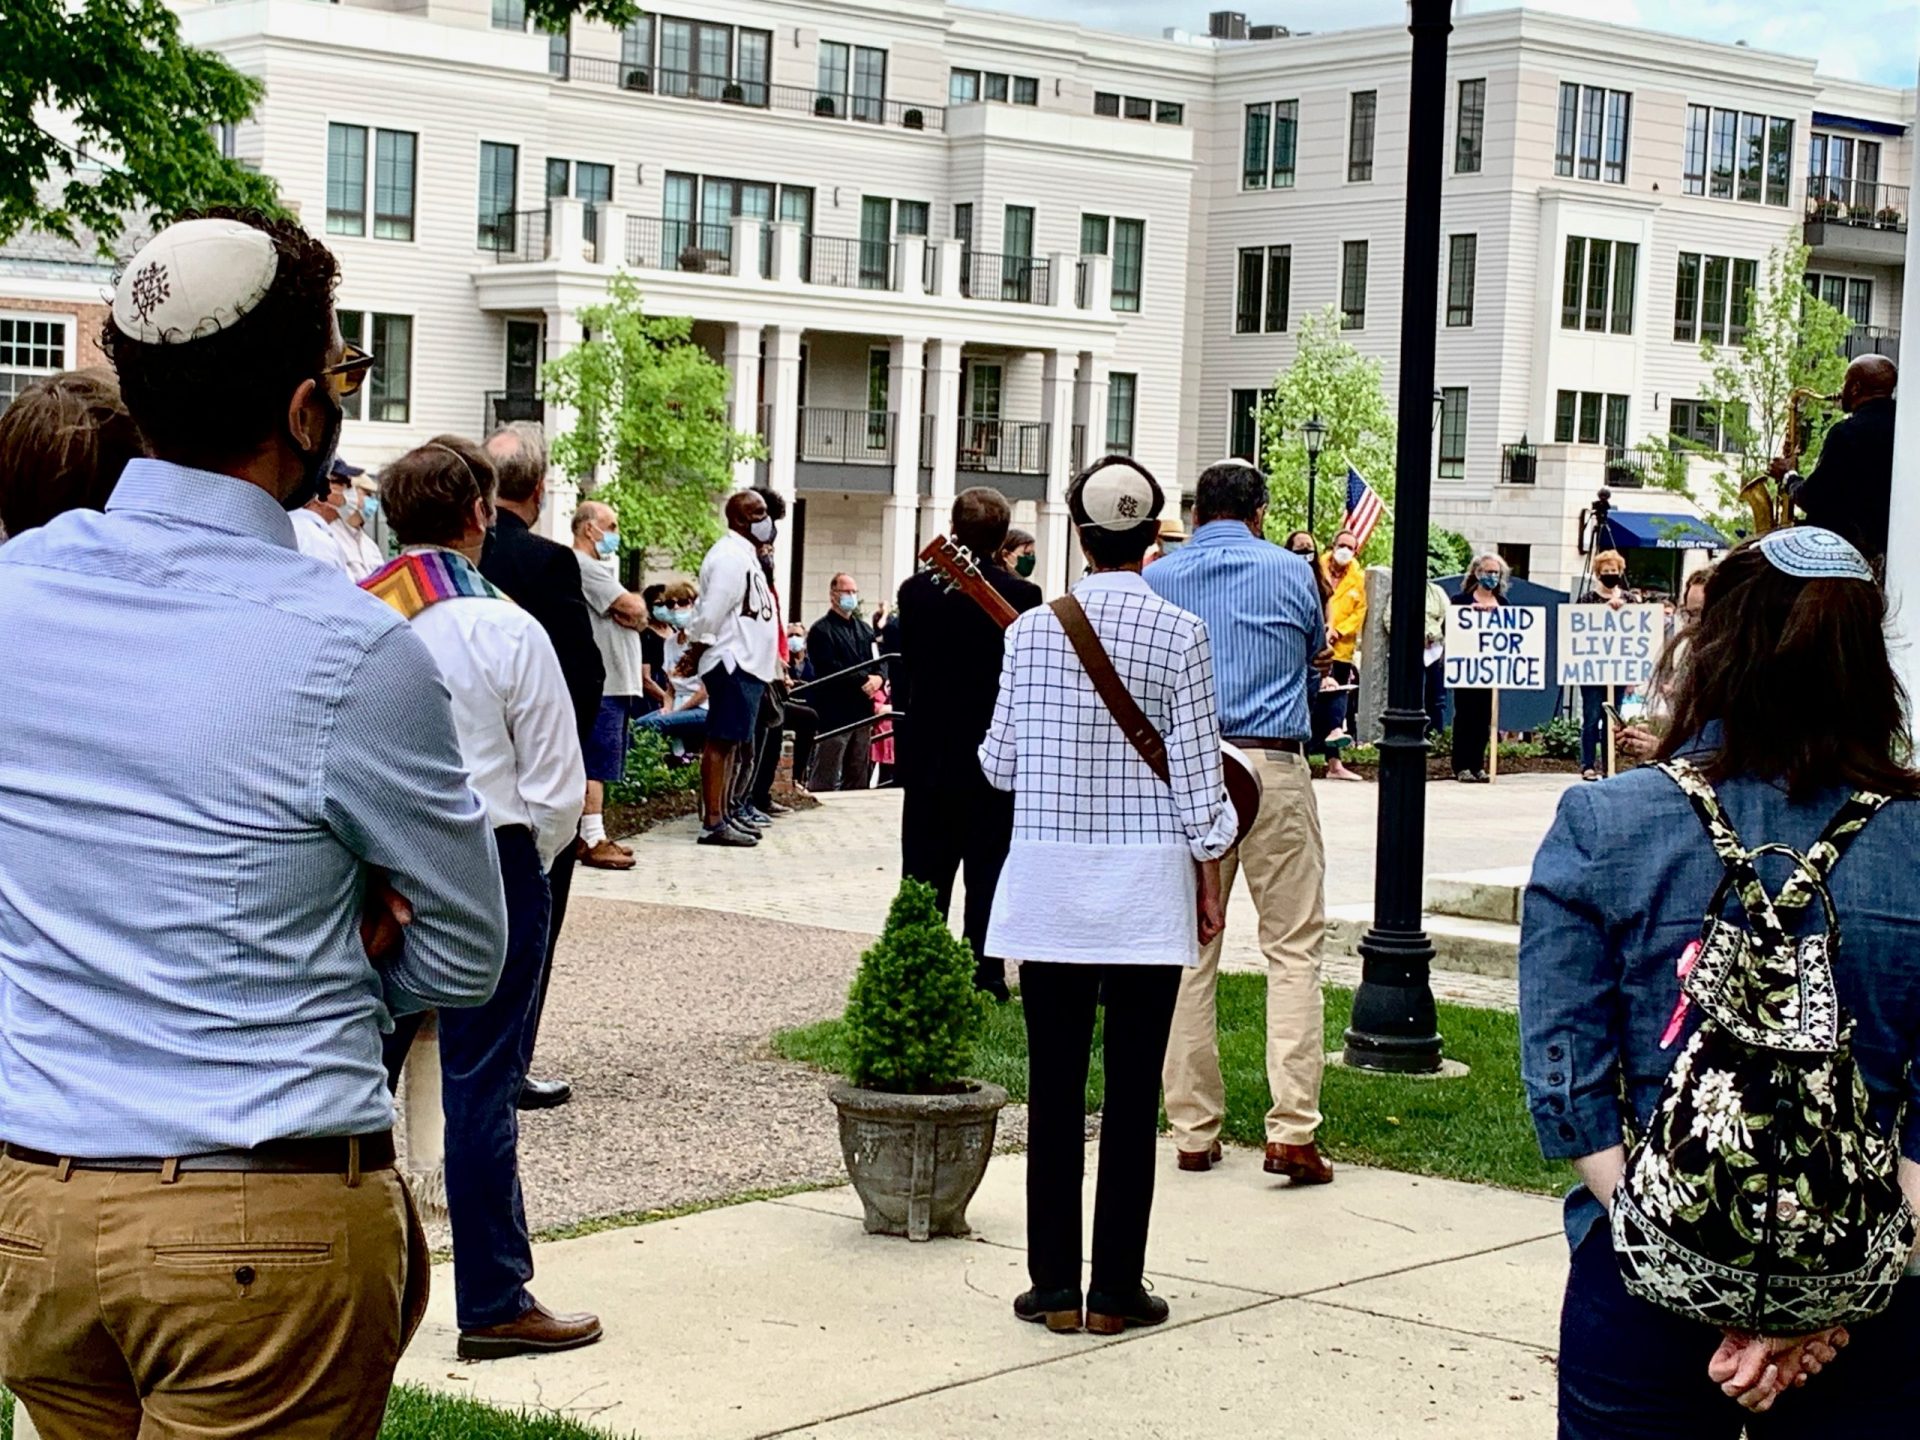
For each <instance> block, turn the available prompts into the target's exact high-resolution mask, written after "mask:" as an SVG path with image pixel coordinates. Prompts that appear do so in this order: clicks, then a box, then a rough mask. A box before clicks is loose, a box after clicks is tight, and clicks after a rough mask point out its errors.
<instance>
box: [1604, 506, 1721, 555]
mask: <svg viewBox="0 0 1920 1440" xmlns="http://www.w3.org/2000/svg"><path fill="white" fill-rule="evenodd" d="M1607 529H1609V530H1610V531H1612V538H1611V539H1610V540H1609V539H1607V538H1606V537H1604V536H1603V537H1602V540H1603V543H1604V544H1606V545H1611V546H1612V547H1613V548H1614V549H1616V550H1634V549H1640V550H1726V549H1728V548H1730V547H1731V545H1732V542H1731V541H1730V540H1728V539H1727V537H1726V536H1724V535H1722V534H1721V533H1720V532H1719V531H1718V530H1715V529H1714V528H1713V527H1712V526H1711V525H1709V524H1707V522H1706V521H1705V520H1702V519H1701V518H1700V517H1699V516H1697V515H1687V514H1684V513H1682V512H1680V511H1677V510H1674V511H1661V510H1615V511H1614V512H1613V513H1612V514H1611V515H1609V516H1608V517H1607Z"/></svg>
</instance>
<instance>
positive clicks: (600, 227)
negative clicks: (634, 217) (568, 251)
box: [593, 204, 627, 266]
mask: <svg viewBox="0 0 1920 1440" xmlns="http://www.w3.org/2000/svg"><path fill="white" fill-rule="evenodd" d="M594 223H595V225H596V227H597V231H596V235H597V238H596V240H595V243H594V247H593V258H594V263H595V264H598V265H612V266H620V265H625V264H626V263H627V207H626V206H624V205H614V204H606V205H602V206H599V207H598V214H597V218H596V220H595V222H594Z"/></svg>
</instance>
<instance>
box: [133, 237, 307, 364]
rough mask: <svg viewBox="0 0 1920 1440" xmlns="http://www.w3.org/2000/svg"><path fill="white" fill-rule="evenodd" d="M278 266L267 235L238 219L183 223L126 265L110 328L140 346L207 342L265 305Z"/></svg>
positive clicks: (276, 252)
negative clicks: (261, 305)
mask: <svg viewBox="0 0 1920 1440" xmlns="http://www.w3.org/2000/svg"><path fill="white" fill-rule="evenodd" d="M279 268H280V256H279V252H278V251H276V250H275V249H274V247H273V240H272V238H271V237H270V236H269V235H267V233H266V232H265V231H263V230H256V229H255V228H254V227H253V226H251V225H246V224H242V223H241V222H240V221H238V220H182V221H181V222H180V223H179V224H177V225H169V226H168V227H167V228H166V229H164V230H162V231H161V232H160V233H159V234H158V235H156V236H154V237H153V238H152V239H151V240H149V241H147V243H146V244H145V245H142V246H141V247H140V249H139V251H138V252H136V253H135V255H134V257H133V259H132V260H131V261H129V262H128V263H127V268H126V270H125V272H124V273H123V274H122V275H121V276H120V283H119V284H118V285H117V286H116V287H115V288H114V292H113V323H114V325H115V326H116V327H117V328H118V329H119V331H120V333H121V334H122V335H125V336H126V337H127V338H128V339H129V340H137V341H139V342H140V343H141V344H143V345H184V344H187V343H188V342H189V341H193V340H200V339H204V338H205V337H206V336H208V335H215V334H218V333H219V332H220V331H222V330H225V329H227V328H228V327H230V326H232V325H235V324H237V323H238V322H239V321H240V320H242V319H244V318H245V317H246V315H247V314H248V313H249V312H250V311H252V310H253V309H254V307H255V306H257V305H258V304H259V303H260V302H261V301H262V300H264V299H266V298H267V292H268V291H270V290H272V289H273V277H274V275H275V274H276V273H277V272H278V270H279Z"/></svg>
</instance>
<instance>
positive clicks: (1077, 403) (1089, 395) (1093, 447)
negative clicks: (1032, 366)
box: [1073, 350, 1112, 465]
mask: <svg viewBox="0 0 1920 1440" xmlns="http://www.w3.org/2000/svg"><path fill="white" fill-rule="evenodd" d="M1111 368H1112V367H1111V366H1110V365H1109V363H1108V361H1107V359H1106V357H1105V356H1101V355H1090V354H1088V353H1087V352H1086V351H1084V350H1083V351H1081V352H1080V373H1079V375H1078V377H1077V378H1076V379H1075V381H1074V387H1073V423H1074V424H1076V425H1080V426H1083V427H1085V433H1086V453H1085V454H1084V455H1082V456H1081V463H1082V464H1087V465H1091V464H1092V463H1093V462H1094V461H1095V460H1098V459H1099V458H1100V457H1101V456H1102V455H1104V454H1106V453H1107V372H1108V370H1110V369H1111Z"/></svg>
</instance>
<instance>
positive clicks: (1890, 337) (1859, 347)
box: [1840, 325, 1900, 365]
mask: <svg viewBox="0 0 1920 1440" xmlns="http://www.w3.org/2000/svg"><path fill="white" fill-rule="evenodd" d="M1840 353H1841V354H1842V355H1844V356H1846V357H1847V359H1848V360H1858V359H1859V358H1860V357H1861V356H1862V355H1884V356H1886V357H1887V358H1888V359H1889V360H1891V361H1893V363H1894V364H1896V365H1898V364H1899V363H1900V332H1899V331H1898V330H1888V329H1885V328H1883V327H1882V326H1879V325H1856V326H1854V327H1853V328H1852V329H1851V330H1849V331H1847V338H1846V339H1845V340H1843V341H1841V342H1840Z"/></svg>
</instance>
